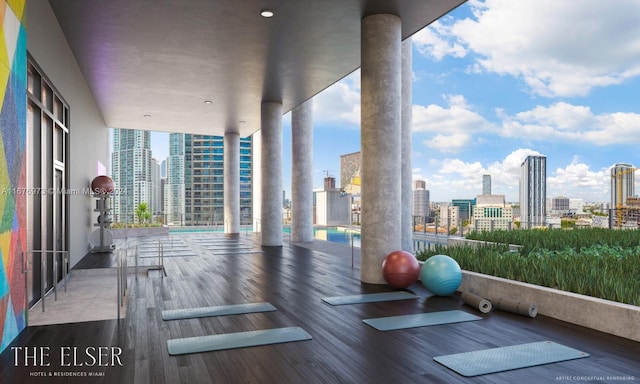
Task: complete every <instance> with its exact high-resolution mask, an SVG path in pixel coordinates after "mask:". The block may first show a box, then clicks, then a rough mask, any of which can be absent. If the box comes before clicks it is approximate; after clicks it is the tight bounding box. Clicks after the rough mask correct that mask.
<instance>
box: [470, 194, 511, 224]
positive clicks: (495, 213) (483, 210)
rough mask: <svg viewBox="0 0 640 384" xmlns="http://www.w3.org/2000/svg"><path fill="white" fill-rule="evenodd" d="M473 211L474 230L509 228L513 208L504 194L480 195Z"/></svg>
mask: <svg viewBox="0 0 640 384" xmlns="http://www.w3.org/2000/svg"><path fill="white" fill-rule="evenodd" d="M476 201H477V203H476V206H475V209H474V211H473V226H474V229H475V230H476V231H494V230H498V229H502V230H510V229H511V223H512V222H513V208H512V207H511V205H510V204H507V203H506V201H505V198H504V195H484V194H483V195H480V196H478V197H477V199H476Z"/></svg>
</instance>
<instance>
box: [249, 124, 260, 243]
mask: <svg viewBox="0 0 640 384" xmlns="http://www.w3.org/2000/svg"><path fill="white" fill-rule="evenodd" d="M251 154H252V155H253V164H252V165H251V187H252V188H251V193H252V194H251V216H252V217H251V220H252V222H253V231H254V232H256V233H257V232H262V226H261V225H260V218H261V217H262V206H261V205H260V204H261V203H262V131H261V130H258V131H256V132H254V133H253V135H251Z"/></svg>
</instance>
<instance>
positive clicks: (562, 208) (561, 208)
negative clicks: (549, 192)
mask: <svg viewBox="0 0 640 384" xmlns="http://www.w3.org/2000/svg"><path fill="white" fill-rule="evenodd" d="M569 212H571V205H570V201H569V198H568V197H564V196H558V197H554V198H553V199H551V213H554V214H556V215H566V214H568V213H569Z"/></svg>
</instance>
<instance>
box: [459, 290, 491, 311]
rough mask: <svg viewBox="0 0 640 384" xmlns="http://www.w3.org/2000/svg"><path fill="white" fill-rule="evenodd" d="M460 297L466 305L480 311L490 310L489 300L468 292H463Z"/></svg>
mask: <svg viewBox="0 0 640 384" xmlns="http://www.w3.org/2000/svg"><path fill="white" fill-rule="evenodd" d="M461 297H462V301H464V302H465V304H467V305H468V306H470V307H473V308H475V309H477V310H478V311H480V312H482V313H489V312H491V308H492V305H491V302H490V301H489V300H487V299H485V298H483V297H480V296H478V295H474V294H473V293H470V292H463V293H462V296H461Z"/></svg>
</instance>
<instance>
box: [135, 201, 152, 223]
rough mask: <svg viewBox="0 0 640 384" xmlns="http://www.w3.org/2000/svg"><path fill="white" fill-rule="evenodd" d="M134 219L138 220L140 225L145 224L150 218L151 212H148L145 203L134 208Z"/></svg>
mask: <svg viewBox="0 0 640 384" xmlns="http://www.w3.org/2000/svg"><path fill="white" fill-rule="evenodd" d="M136 217H137V218H138V223H140V224H142V223H145V222H147V220H149V219H150V218H151V212H149V208H148V206H147V203H145V202H142V203H140V204H138V206H137V207H136Z"/></svg>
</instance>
